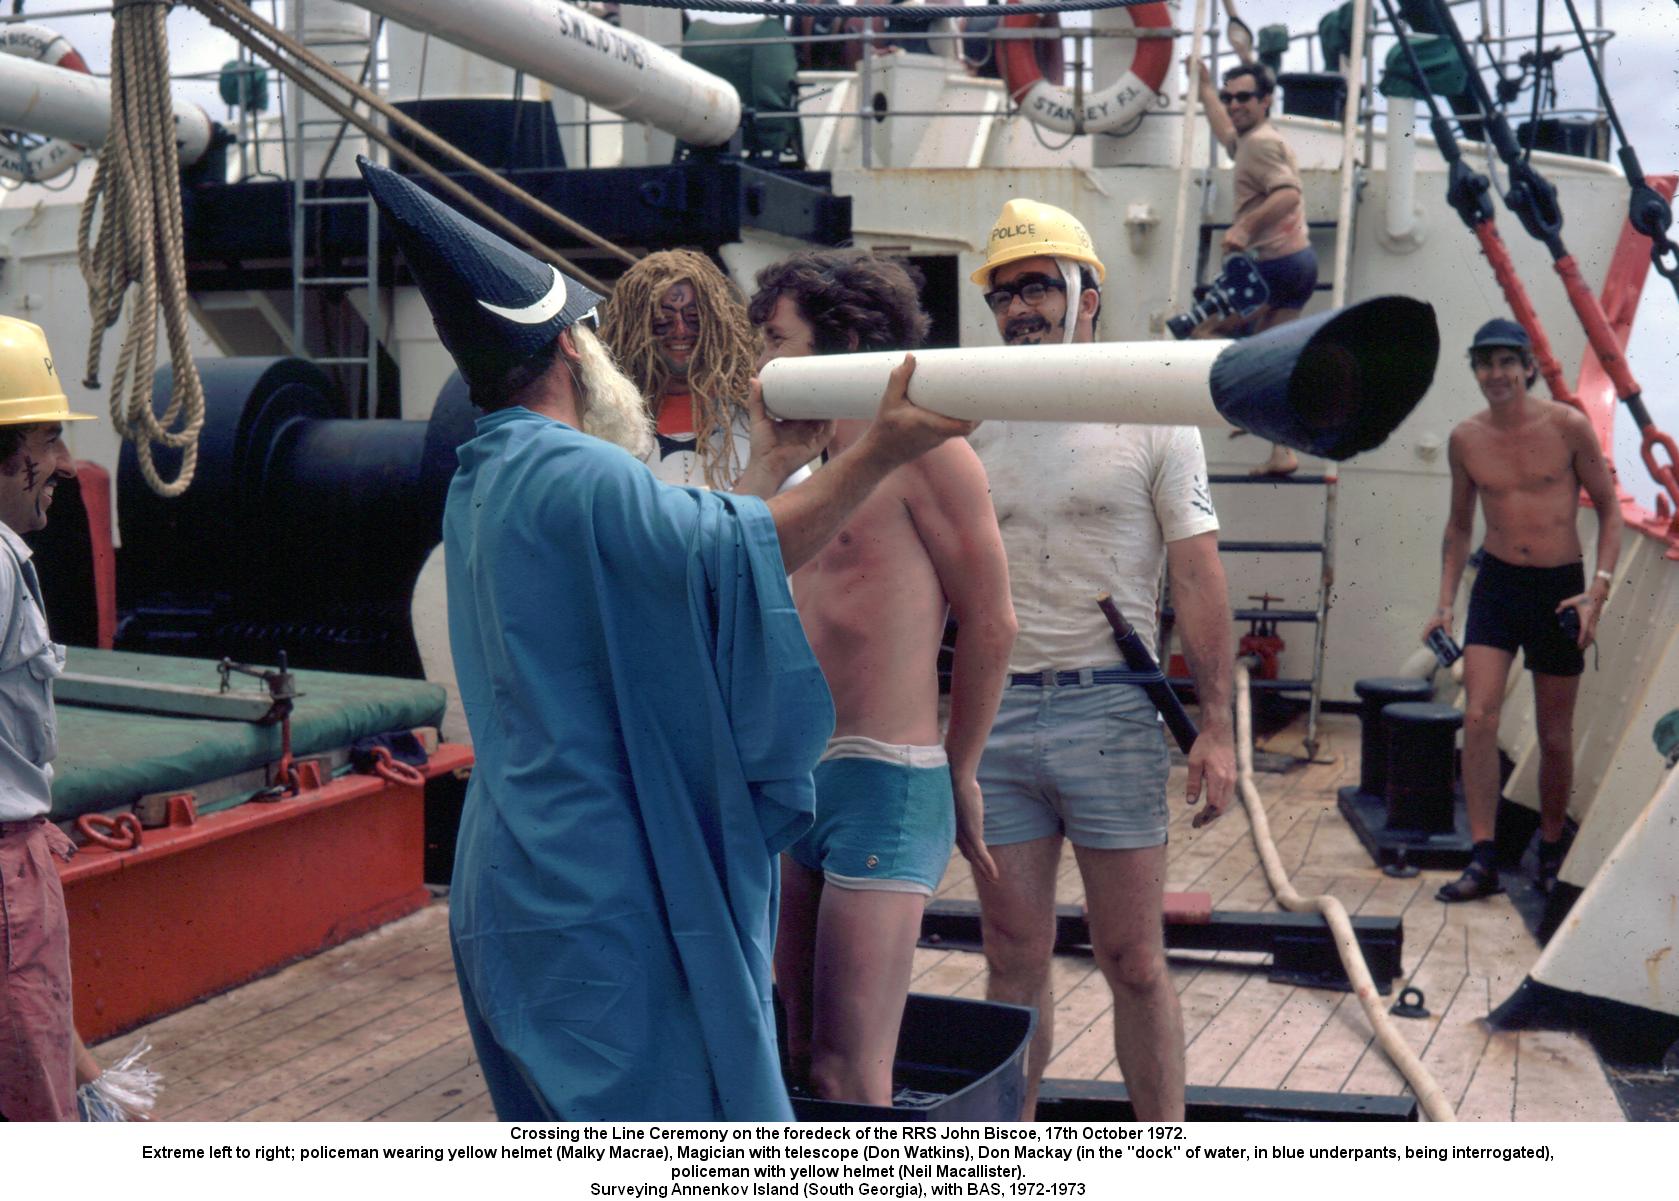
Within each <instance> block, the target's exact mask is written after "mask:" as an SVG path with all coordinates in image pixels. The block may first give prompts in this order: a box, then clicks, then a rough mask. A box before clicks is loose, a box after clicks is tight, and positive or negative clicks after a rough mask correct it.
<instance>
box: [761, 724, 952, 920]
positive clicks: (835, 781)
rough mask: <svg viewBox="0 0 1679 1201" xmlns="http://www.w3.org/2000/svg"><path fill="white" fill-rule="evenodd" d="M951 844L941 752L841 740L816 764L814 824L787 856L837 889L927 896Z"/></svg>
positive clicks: (931, 748)
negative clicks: (871, 890) (816, 872)
mask: <svg viewBox="0 0 1679 1201" xmlns="http://www.w3.org/2000/svg"><path fill="white" fill-rule="evenodd" d="M955 844H956V808H955V803H954V801H953V799H952V797H951V790H950V763H949V761H948V760H947V759H946V758H945V753H944V748H943V747H941V746H897V745H893V744H891V743H885V742H877V741H875V740H874V739H873V738H861V737H858V736H856V735H848V736H845V737H841V738H835V739H834V740H833V741H831V742H829V743H828V750H827V752H826V753H825V754H823V756H822V761H821V762H820V763H818V764H817V765H816V822H815V824H814V825H812V826H811V828H810V831H809V832H808V833H807V834H805V836H804V837H803V838H801V839H799V841H798V842H796V843H794V844H793V845H792V846H790V847H788V848H787V853H788V854H789V855H791V856H792V857H793V858H794V860H796V861H797V862H798V863H800V864H802V865H803V866H804V867H807V868H809V869H810V870H811V871H813V872H815V871H819V872H821V873H822V874H823V876H824V877H825V878H826V880H827V882H828V883H829V884H832V885H835V886H836V887H839V888H858V889H873V890H875V891H879V892H918V893H921V894H922V895H923V896H932V895H933V891H934V890H935V889H936V888H938V886H939V881H940V880H941V879H943V878H944V870H945V866H946V865H947V864H948V863H949V862H950V848H951V847H953V846H954V845H955Z"/></svg>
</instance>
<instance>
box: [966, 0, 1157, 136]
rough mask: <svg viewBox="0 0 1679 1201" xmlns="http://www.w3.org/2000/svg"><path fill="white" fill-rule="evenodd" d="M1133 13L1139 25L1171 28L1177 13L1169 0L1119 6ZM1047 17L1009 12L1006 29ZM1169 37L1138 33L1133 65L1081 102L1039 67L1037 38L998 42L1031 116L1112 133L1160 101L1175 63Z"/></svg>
mask: <svg viewBox="0 0 1679 1201" xmlns="http://www.w3.org/2000/svg"><path fill="white" fill-rule="evenodd" d="M1114 11H1117V12H1120V13H1123V14H1125V16H1126V17H1128V18H1129V19H1130V22H1131V26H1132V28H1133V29H1138V30H1144V29H1168V30H1169V29H1171V28H1172V14H1171V12H1170V11H1169V10H1168V9H1167V7H1166V5H1165V4H1139V5H1136V6H1134V7H1131V8H1122V9H1118V10H1114ZM1040 19H1041V18H1039V17H1036V16H1031V15H1026V14H1011V15H1009V16H1006V17H1004V18H1003V27H1004V28H1005V29H1033V28H1036V27H1037V26H1038V24H1039V21H1040ZM1174 40H1175V39H1173V38H1169V37H1152V38H1138V39H1137V40H1136V50H1135V52H1134V53H1133V54H1132V57H1131V66H1130V67H1129V68H1128V69H1127V70H1126V71H1125V73H1124V74H1123V75H1121V76H1120V77H1119V78H1118V79H1117V80H1115V81H1114V82H1113V83H1111V84H1109V85H1108V86H1107V87H1105V88H1103V89H1101V90H1100V91H1097V92H1089V93H1086V94H1085V95H1084V96H1083V97H1082V104H1080V103H1075V97H1074V95H1073V89H1072V88H1070V87H1068V86H1067V85H1065V84H1055V83H1050V82H1049V81H1048V80H1046V79H1045V78H1044V77H1043V73H1042V72H1041V71H1040V70H1039V69H1038V62H1037V55H1036V53H1035V51H1034V45H1035V43H1034V42H1033V40H1031V39H1029V38H1018V39H1010V40H1006V41H1000V42H998V47H999V57H1000V59H1001V62H1002V68H1003V83H1004V85H1005V86H1006V87H1007V88H1008V90H1009V96H1010V98H1011V99H1013V100H1014V102H1015V103H1016V104H1018V105H1019V106H1020V111H1021V112H1023V113H1025V114H1026V118H1027V120H1029V121H1032V122H1034V123H1036V124H1038V125H1041V126H1043V127H1044V128H1045V129H1053V130H1057V131H1059V132H1061V133H1111V132H1113V131H1115V130H1117V129H1120V128H1122V127H1124V126H1126V125H1128V124H1129V123H1130V122H1132V121H1134V120H1135V119H1136V118H1137V117H1139V116H1141V115H1142V113H1143V112H1144V111H1145V110H1146V109H1147V108H1148V106H1149V105H1150V104H1152V103H1153V102H1154V97H1155V95H1156V94H1157V93H1158V92H1159V91H1160V89H1161V87H1162V86H1163V85H1164V84H1165V82H1166V73H1167V72H1168V71H1170V70H1171V68H1172V43H1173V41H1174Z"/></svg>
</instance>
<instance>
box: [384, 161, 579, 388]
mask: <svg viewBox="0 0 1679 1201" xmlns="http://www.w3.org/2000/svg"><path fill="white" fill-rule="evenodd" d="M356 166H358V167H360V168H361V174H362V178H363V179H365V180H366V181H367V190H368V192H369V193H371V194H372V196H373V200H374V202H375V203H376V204H378V206H379V209H380V211H381V212H383V213H384V214H385V217H386V219H387V220H388V221H389V222H390V223H391V225H392V227H394V228H395V230H396V240H397V242H398V244H399V245H401V247H402V255H403V258H405V259H406V260H407V262H408V269H409V270H410V271H412V272H413V273H414V281H415V282H416V283H417V284H419V286H420V295H422V296H424V297H425V299H426V307H427V308H429V309H430V310H431V320H432V324H433V325H435V326H436V327H437V335H438V337H439V338H441V339H442V341H443V345H444V346H445V347H446V348H447V349H448V351H449V353H450V354H451V355H453V356H454V359H455V365H456V366H457V367H459V368H460V369H461V375H462V376H464V377H465V379H466V382H467V386H468V387H469V388H471V390H472V392H473V393H474V395H480V396H481V395H483V394H484V393H485V392H486V391H487V390H489V389H493V388H494V387H495V385H496V384H497V382H498V381H499V380H500V379H501V378H502V377H503V376H504V375H505V374H506V372H507V370H508V369H509V368H510V367H513V366H516V365H517V364H519V363H521V362H523V361H524V360H525V359H527V358H529V357H530V356H531V355H533V354H536V353H537V352H538V351H541V350H545V349H547V347H548V346H549V344H550V343H552V342H553V341H554V337H555V335H556V334H558V333H559V332H560V331H561V330H563V329H566V328H568V327H569V326H572V325H575V324H576V323H577V322H578V321H579V320H580V319H581V318H583V317H586V316H588V315H589V314H590V313H591V312H593V311H594V308H595V306H596V305H598V304H599V303H600V302H601V298H600V297H599V296H597V295H595V293H593V292H591V291H590V290H589V289H588V288H585V287H584V286H583V285H582V284H580V283H578V282H577V281H576V280H574V279H571V278H570V277H568V276H566V275H564V274H562V273H561V272H560V270H559V268H557V267H554V266H552V265H551V264H548V263H544V262H542V261H540V260H539V259H537V258H535V257H533V256H532V255H530V254H527V253H526V252H525V251H523V250H520V249H519V248H518V247H517V246H514V245H513V244H512V243H511V242H508V241H507V240H506V239H504V238H501V237H498V236H497V235H495V234H493V233H491V232H490V231H489V230H487V229H485V228H484V227H483V226H482V225H479V224H477V223H476V222H474V221H469V220H467V219H466V218H465V217H463V216H461V215H460V214H459V213H457V212H456V211H455V210H454V209H452V208H450V207H449V206H448V205H446V204H444V203H443V202H442V201H440V200H438V199H437V198H436V197H434V196H431V195H430V194H428V193H426V192H424V191H422V190H421V189H420V188H418V187H416V186H415V185H414V184H413V183H411V182H409V181H408V180H406V179H404V178H403V177H402V176H400V175H398V174H397V173H396V172H394V171H389V170H387V169H385V168H384V167H380V166H378V165H376V164H374V163H370V162H368V161H367V159H365V158H363V157H361V156H359V155H358V156H357V157H356Z"/></svg>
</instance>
